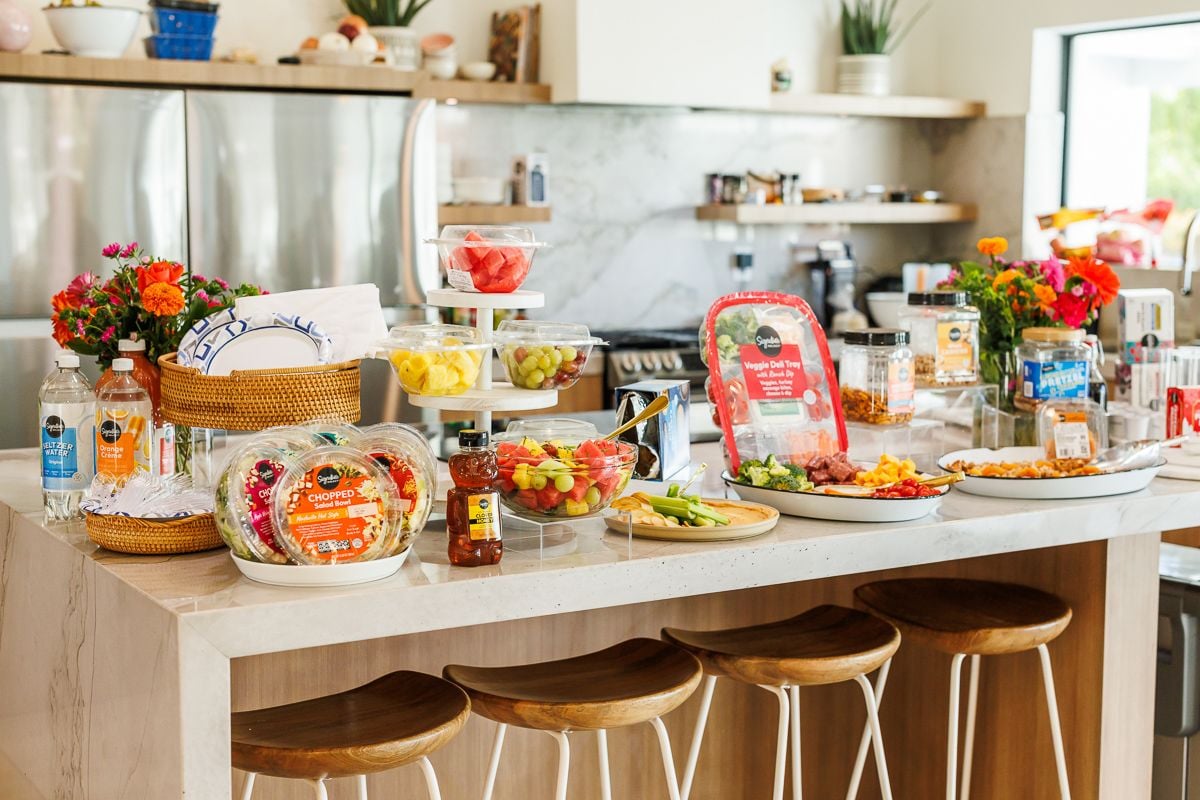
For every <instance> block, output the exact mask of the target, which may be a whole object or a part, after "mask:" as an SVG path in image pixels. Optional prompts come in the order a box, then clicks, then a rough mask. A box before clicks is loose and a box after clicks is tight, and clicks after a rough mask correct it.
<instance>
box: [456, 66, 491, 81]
mask: <svg viewBox="0 0 1200 800" xmlns="http://www.w3.org/2000/svg"><path fill="white" fill-rule="evenodd" d="M459 71H460V72H462V76H463V77H464V78H466V79H467V80H469V81H490V80H491V79H492V78H494V77H496V65H495V64H493V63H492V62H490V61H470V62H468V63H466V64H463V65H462V67H460V68H459Z"/></svg>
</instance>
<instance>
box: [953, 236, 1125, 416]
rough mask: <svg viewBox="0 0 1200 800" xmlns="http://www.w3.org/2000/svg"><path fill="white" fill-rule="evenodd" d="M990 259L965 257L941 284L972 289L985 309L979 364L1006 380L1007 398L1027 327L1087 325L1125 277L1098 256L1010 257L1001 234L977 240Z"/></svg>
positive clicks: (986, 373) (986, 377) (990, 376)
mask: <svg viewBox="0 0 1200 800" xmlns="http://www.w3.org/2000/svg"><path fill="white" fill-rule="evenodd" d="M976 246H977V248H978V250H979V252H980V253H981V254H982V255H984V256H986V257H987V261H983V262H978V261H964V262H961V263H960V264H958V265H957V266H956V267H955V269H954V270H953V271H952V272H951V273H950V277H949V278H948V279H947V280H945V281H943V282H942V283H941V284H940V288H944V289H952V290H956V291H966V292H970V294H971V302H972V304H973V305H975V306H976V307H977V308H978V309H979V317H980V319H979V367H980V372H981V376H980V377H981V378H982V379H983V382H984V383H995V384H998V385H999V386H1000V391H1001V395H1002V397H1003V398H1005V404H1006V405H1007V403H1008V402H1009V401H1010V400H1011V397H1012V389H1013V384H1012V381H1013V380H1015V377H1016V376H1015V359H1014V356H1013V352H1014V350H1015V348H1016V346H1017V345H1018V344H1020V343H1021V332H1022V331H1023V330H1025V329H1026V328H1035V327H1038V328H1084V327H1087V326H1088V325H1091V324H1092V323H1094V322H1095V321H1096V318H1097V316H1098V315H1099V313H1100V309H1101V308H1102V307H1103V306H1106V305H1108V304H1109V303H1111V302H1112V301H1113V300H1115V299H1116V297H1117V290H1118V289H1120V288H1121V282H1120V280H1119V279H1118V278H1117V275H1116V273H1115V272H1113V270H1112V268H1111V267H1109V266H1108V265H1107V264H1105V263H1104V262H1103V261H1098V260H1097V259H1095V258H1093V257H1090V256H1088V257H1082V258H1075V257H1072V258H1070V259H1068V260H1067V261H1066V262H1063V261H1060V260H1059V259H1058V258H1050V259H1048V260H1046V261H1005V260H1004V259H1003V258H1001V256H1003V255H1004V253H1005V252H1006V251H1007V250H1008V242H1007V241H1006V240H1005V239H1004V238H1003V237H1000V236H994V237H989V238H985V239H980V240H979V242H978V244H977V245H976Z"/></svg>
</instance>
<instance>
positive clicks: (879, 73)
mask: <svg viewBox="0 0 1200 800" xmlns="http://www.w3.org/2000/svg"><path fill="white" fill-rule="evenodd" d="M897 2H898V0H853V4H852V5H848V4H847V0H842V54H843V55H842V56H841V57H840V58H838V91H839V92H843V93H846V94H871V95H885V94H888V93H889V92H890V91H891V73H892V64H891V53H892V51H893V50H895V49H896V46H897V45H899V44H900V42H902V41H904V37H906V36H908V34H909V32H910V31H912V29H913V26H914V25H916V23H917V20H919V19H920V18H921V16H922V15H923V14H924V13H925V12H926V11H928V10H929V5H928V4H926V5H924V6H922V7H921V8H920V10H918V11H917V13H916V14H914V15H913V16H912V18H911V19H910V20H908V22H906V23H904V24H903V25H901V24H899V23H898V20H896V19H895V11H896V3H897Z"/></svg>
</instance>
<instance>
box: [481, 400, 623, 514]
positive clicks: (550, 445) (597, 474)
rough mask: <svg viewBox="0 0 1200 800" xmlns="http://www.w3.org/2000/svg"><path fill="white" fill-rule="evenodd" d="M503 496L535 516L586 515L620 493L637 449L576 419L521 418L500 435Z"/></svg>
mask: <svg viewBox="0 0 1200 800" xmlns="http://www.w3.org/2000/svg"><path fill="white" fill-rule="evenodd" d="M495 449H496V460H497V462H498V464H499V467H500V475H499V479H498V481H497V484H498V485H497V488H498V490H499V492H500V501H501V502H502V503H504V505H505V506H507V507H508V509H509V510H510V511H512V512H513V513H514V514H516V515H518V516H521V517H526V518H529V519H557V518H561V517H582V516H586V515H588V514H595V513H596V512H598V511H603V510H604V509H606V508H608V506H609V505H610V504H611V503H612V501H613V500H615V499H616V498H617V497H619V496H620V494H621V492H622V491H623V490H624V489H625V486H626V484H628V483H629V478H630V476H631V475H632V474H633V467H634V464H636V463H637V456H638V453H637V448H636V447H634V446H633V445H631V444H629V443H628V442H614V441H608V440H605V439H601V438H600V434H599V433H598V432H597V431H596V428H595V426H593V425H590V424H588V423H586V422H580V421H577V420H571V419H546V420H528V421H517V422H512V423H510V424H509V426H508V429H507V430H506V431H505V432H504V433H502V434H500V435H499V436H497V437H496V444H495Z"/></svg>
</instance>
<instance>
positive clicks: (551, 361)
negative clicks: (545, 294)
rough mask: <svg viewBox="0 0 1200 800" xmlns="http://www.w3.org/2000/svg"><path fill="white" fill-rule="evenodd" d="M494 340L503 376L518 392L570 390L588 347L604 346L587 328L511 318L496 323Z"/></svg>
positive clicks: (582, 366)
mask: <svg viewBox="0 0 1200 800" xmlns="http://www.w3.org/2000/svg"><path fill="white" fill-rule="evenodd" d="M495 340H496V355H498V356H499V357H500V363H502V364H503V365H504V374H505V375H506V376H507V377H508V379H509V381H511V382H512V385H513V386H516V387H517V388H518V389H570V388H571V387H572V386H574V385H575V384H576V383H577V382H578V381H579V379H580V377H582V376H583V368H584V367H585V366H587V361H588V357H589V356H591V354H592V348H593V347H595V346H596V345H601V344H604V341H603V340H601V339H597V338H596V337H594V336H592V334H591V332H590V331H589V330H588V327H587V325H576V324H574V323H570V322H536V321H534V320H512V319H506V320H504V321H503V322H501V323H500V327H499V328H497V329H496V335H495Z"/></svg>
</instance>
